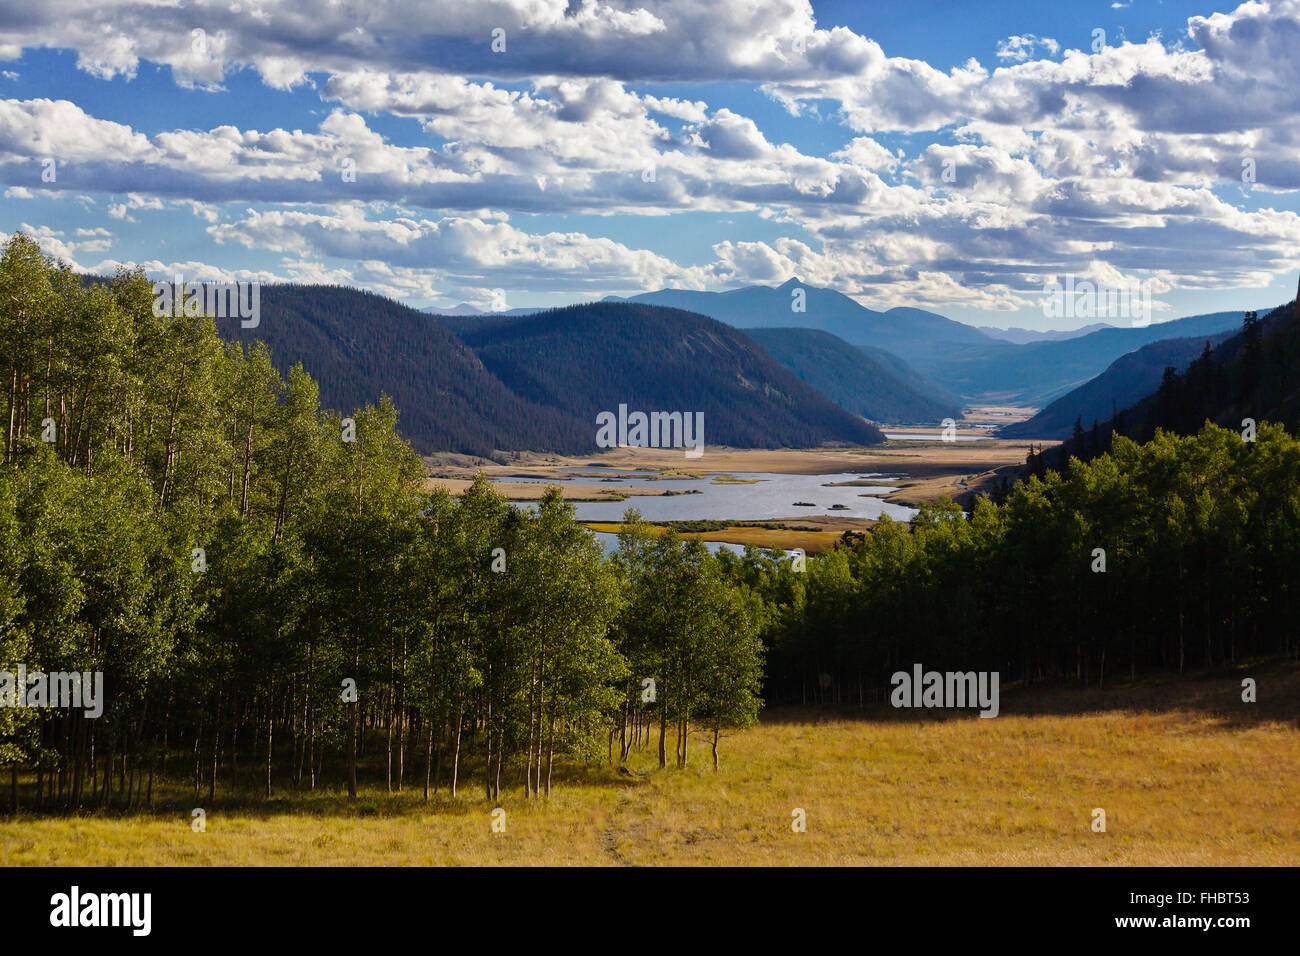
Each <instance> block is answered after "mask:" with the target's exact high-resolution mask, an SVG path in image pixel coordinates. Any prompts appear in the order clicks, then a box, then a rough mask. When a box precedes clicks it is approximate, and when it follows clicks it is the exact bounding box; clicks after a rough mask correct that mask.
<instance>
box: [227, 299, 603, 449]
mask: <svg viewBox="0 0 1300 956" xmlns="http://www.w3.org/2000/svg"><path fill="white" fill-rule="evenodd" d="M217 329H218V331H219V332H220V333H221V335H222V336H223V337H224V338H227V339H233V340H237V341H241V342H243V343H245V344H246V345H247V344H250V343H252V342H253V341H254V340H258V339H260V340H261V341H263V342H265V343H266V344H267V345H268V346H270V348H271V355H272V359H273V361H274V363H275V365H276V367H277V368H279V369H280V370H281V371H282V372H283V371H286V370H287V369H288V368H289V367H290V366H292V365H294V364H296V363H298V362H301V363H302V365H303V367H304V368H305V369H306V370H307V371H308V372H309V373H310V374H311V376H312V377H313V378H314V379H316V381H317V382H318V383H319V385H320V395H321V402H322V403H323V404H324V405H326V406H328V407H330V408H335V409H341V410H342V409H353V408H357V407H360V406H361V405H363V404H364V403H366V402H374V401H377V400H378V399H379V396H380V395H381V394H383V393H387V394H388V395H390V396H392V399H393V402H394V403H395V404H396V405H397V407H398V409H400V411H401V418H400V420H399V427H400V430H401V432H402V434H403V435H404V436H405V437H406V438H407V440H408V441H410V442H411V444H412V445H413V446H414V447H415V449H416V450H417V451H419V452H421V453H422V454H429V453H432V452H435V451H457V452H465V453H468V454H478V455H483V454H487V453H489V452H491V451H493V450H494V449H533V450H539V451H557V452H571V453H579V452H582V451H585V450H587V449H589V448H590V447H591V430H590V429H589V428H588V427H586V425H585V423H582V422H579V421H577V420H576V419H575V418H574V417H573V416H572V415H567V414H565V413H564V412H562V411H560V410H557V409H553V408H546V407H542V406H539V405H535V404H532V403H530V402H527V401H525V400H521V399H520V398H519V397H518V396H516V395H515V394H513V393H512V392H511V391H510V389H508V388H507V387H506V386H505V385H504V384H502V382H501V381H500V380H499V379H498V378H496V376H494V375H493V374H492V373H491V372H489V371H488V370H487V369H486V368H485V367H484V366H483V363H482V362H481V361H479V359H478V356H476V355H475V354H474V352H473V350H472V349H470V348H469V347H468V346H466V345H465V344H464V343H463V342H461V341H460V340H458V339H457V338H456V337H455V336H454V335H452V334H451V333H450V332H448V331H447V330H446V329H445V328H443V327H442V326H441V325H439V324H438V322H437V320H436V319H435V318H434V317H433V316H429V315H425V314H423V313H421V312H419V311H418V310H416V309H412V308H408V307H407V306H404V305H402V304H401V303H398V302H394V301H393V300H392V299H387V298H384V297H383V296H380V295H375V294H374V293H370V292H363V291H361V290H359V289H351V288H346V287H343V286H322V285H317V286H309V285H264V286H262V288H261V321H260V323H259V325H258V326H257V327H256V328H252V329H243V328H241V327H240V326H239V323H238V322H237V321H236V320H231V319H218V320H217Z"/></svg>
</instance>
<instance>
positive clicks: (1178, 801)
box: [0, 665, 1300, 866]
mask: <svg viewBox="0 0 1300 956" xmlns="http://www.w3.org/2000/svg"><path fill="white" fill-rule="evenodd" d="M1250 673H1251V674H1252V675H1253V676H1256V677H1257V678H1258V679H1259V682H1260V703H1259V704H1254V705H1248V704H1241V703H1240V699H1239V683H1240V682H1239V678H1236V677H1232V678H1221V679H1206V680H1201V681H1190V682H1170V681H1165V682H1160V683H1154V684H1139V685H1136V686H1134V687H1119V688H1116V689H1114V690H1107V691H1106V692H1104V693H1102V692H1097V691H1088V692H1074V691H1057V692H1054V693H1051V694H1043V693H1025V692H1021V693H1018V694H1017V693H1012V692H1005V691H1004V694H1003V716H1001V717H998V718H997V719H994V720H983V719H979V718H977V717H973V716H970V717H967V716H962V717H952V718H950V719H946V720H933V719H916V718H914V717H913V716H912V715H910V714H909V715H907V716H906V717H902V716H900V712H894V711H888V710H886V711H884V712H876V713H874V714H871V715H870V716H868V717H865V718H864V717H859V716H857V715H856V712H852V713H850V712H845V713H842V714H840V715H839V716H832V715H830V714H821V715H818V714H817V713H815V712H811V711H807V710H804V711H798V712H787V711H778V712H776V713H772V714H768V715H767V717H766V719H765V721H764V723H763V724H762V725H761V726H759V727H758V728H756V729H754V730H750V731H746V732H743V733H740V734H737V735H735V736H733V737H731V738H728V739H726V740H725V741H724V743H723V747H722V751H721V752H722V760H723V766H722V771H721V772H720V773H718V774H716V775H715V774H714V773H713V772H712V770H711V769H710V767H709V757H708V748H707V746H705V744H704V742H703V739H702V738H701V740H700V741H699V742H698V743H695V744H693V746H694V747H695V751H694V754H693V758H692V759H693V765H692V767H691V768H689V769H687V770H685V771H676V770H667V771H660V770H657V769H654V768H653V767H652V762H653V761H652V756H653V755H652V753H651V751H650V750H649V749H647V750H646V751H645V752H644V753H642V754H635V755H634V759H633V761H632V762H631V765H632V766H633V768H634V769H636V770H638V771H641V772H642V773H643V775H642V776H641V777H639V778H638V779H635V780H629V779H626V778H621V777H619V776H617V775H616V774H615V773H614V772H612V771H611V770H610V769H608V768H599V769H582V768H569V769H568V770H567V772H566V773H565V779H563V780H562V781H561V782H560V783H559V785H558V788H557V791H556V793H555V795H554V796H553V798H552V799H551V801H550V802H549V804H543V803H537V802H535V803H533V804H532V805H529V804H528V802H527V801H525V800H524V799H523V798H522V797H520V796H519V795H518V793H517V792H512V793H511V794H510V795H509V796H508V797H507V798H505V799H503V800H502V801H501V805H502V806H503V807H505V809H506V810H507V814H508V815H507V824H506V832H505V833H495V834H494V833H492V832H491V830H490V826H489V815H490V812H491V810H492V808H493V806H494V804H491V803H488V802H486V801H485V800H484V799H483V797H482V794H481V791H479V789H478V788H477V787H476V786H473V785H471V786H470V787H468V788H466V789H465V790H464V791H463V792H462V794H461V797H460V799H459V800H457V801H456V802H455V803H452V802H450V801H448V800H447V799H446V798H445V796H444V797H443V798H441V799H440V801H439V802H438V803H437V804H435V805H433V806H432V808H426V807H425V806H424V805H423V804H421V803H420V801H419V795H418V793H413V794H403V795H399V796H396V797H390V796H389V795H387V794H386V793H382V792H381V793H367V794H364V795H363V797H362V799H361V800H360V801H359V804H360V807H361V809H357V808H353V807H350V806H348V804H347V801H346V800H345V799H344V798H343V797H341V796H340V795H339V794H338V793H337V792H330V793H317V794H313V795H310V796H302V797H295V798H293V799H290V798H289V797H288V796H285V797H282V798H280V799H278V800H276V801H273V802H272V803H270V804H269V805H267V804H259V803H257V802H252V803H250V804H248V805H246V806H243V807H240V808H232V809H222V808H221V807H220V806H216V807H212V808H210V809H209V813H208V829H207V832H206V833H202V834H196V833H193V832H191V830H190V827H189V812H188V811H189V807H190V804H189V803H186V804H184V805H177V807H176V809H175V810H173V811H170V812H167V813H160V814H158V815H155V816H150V815H132V816H128V817H81V818H35V817H28V816H25V817H20V818H19V819H17V820H12V819H9V820H4V821H3V822H0V862H3V863H5V864H18V865H48V864H91V865H112V864H136V865H196V864H223V865H236V866H240V865H299V864H311V865H329V864H347V865H404V864H412V865H433V864H472V865H491V864H510V865H531V864H559V865H564V864H702V865H704V864H712V865H716V864H741V865H778V864H779V865H786V864H796V865H808V864H814V865H816V864H901V865H913V864H943V865H948V864H958V865H960V864H1000V865H1056V864H1069V865H1275V864H1290V865H1295V864H1297V863H1300V732H1298V729H1297V723H1296V718H1295V715H1296V713H1297V707H1296V704H1297V702H1298V701H1300V692H1298V688H1300V675H1298V672H1297V668H1296V667H1295V666H1294V665H1291V666H1287V667H1280V668H1273V669H1272V670H1268V671H1264V670H1262V669H1261V671H1260V672H1255V671H1251V672H1250ZM670 751H671V746H670ZM670 760H671V753H670ZM795 807H800V808H803V809H804V810H805V811H806V812H807V819H808V830H807V832H806V833H794V832H792V831H791V829H790V820H791V810H792V809H793V808H795ZM1094 807H1102V808H1104V809H1105V810H1106V814H1107V824H1108V826H1107V831H1106V832H1105V833H1094V832H1092V830H1091V828H1090V823H1091V813H1092V810H1093V808H1094ZM365 811H368V813H369V815H366V814H365Z"/></svg>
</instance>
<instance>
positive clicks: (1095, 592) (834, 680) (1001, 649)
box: [723, 423, 1300, 704]
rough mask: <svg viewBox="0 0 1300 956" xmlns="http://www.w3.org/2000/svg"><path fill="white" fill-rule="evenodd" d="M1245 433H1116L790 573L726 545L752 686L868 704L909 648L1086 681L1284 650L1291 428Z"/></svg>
mask: <svg viewBox="0 0 1300 956" xmlns="http://www.w3.org/2000/svg"><path fill="white" fill-rule="evenodd" d="M1255 438H1256V440H1255V441H1253V442H1248V441H1244V440H1243V439H1242V436H1241V434H1240V433H1239V431H1234V430H1231V429H1223V428H1219V427H1215V426H1207V427H1205V428H1204V429H1203V430H1202V431H1201V432H1200V433H1198V434H1196V435H1194V436H1187V437H1180V436H1176V435H1173V434H1170V433H1166V432H1159V433H1157V434H1156V436H1155V437H1154V438H1153V439H1152V440H1151V441H1150V442H1149V443H1147V444H1146V445H1137V444H1136V443H1134V442H1133V441H1131V440H1129V439H1127V438H1123V437H1117V438H1116V439H1115V441H1114V444H1113V445H1112V447H1111V448H1110V450H1109V451H1108V452H1107V453H1105V454H1103V455H1101V456H1099V457H1097V458H1096V459H1094V460H1093V461H1091V462H1089V463H1086V464H1085V463H1081V462H1079V461H1078V460H1077V459H1076V460H1074V461H1072V462H1071V463H1070V464H1069V465H1068V466H1067V467H1066V468H1065V469H1064V470H1063V471H1059V472H1058V471H1047V472H1045V475H1044V477H1043V478H1041V479H1040V478H1038V477H1030V478H1029V479H1028V480H1026V481H1023V482H1021V483H1020V484H1019V485H1017V486H1016V487H1015V489H1014V490H1013V491H1012V492H1011V493H1010V494H1009V495H1008V496H1007V497H1006V499H1005V501H1004V502H1002V503H1001V504H997V503H994V502H992V501H990V500H988V499H986V498H980V499H977V500H976V501H975V503H974V505H973V510H972V512H971V513H970V515H969V517H966V516H964V515H963V513H962V511H961V510H960V509H958V508H957V506H956V505H953V504H952V503H950V502H949V503H945V504H941V505H934V506H926V507H923V508H922V509H921V511H920V514H919V515H918V516H917V517H916V518H915V519H914V520H913V522H912V523H911V527H910V528H909V526H908V525H907V524H902V523H897V522H892V521H889V520H888V519H882V520H881V521H880V522H879V523H878V524H877V525H876V526H875V528H874V529H873V530H872V532H871V533H870V534H868V535H866V536H865V537H864V538H862V539H858V540H855V542H854V543H853V544H852V546H846V547H840V548H838V549H837V550H835V551H834V552H832V553H829V554H826V555H823V556H821V557H819V558H817V559H809V560H808V562H807V571H806V573H803V574H800V573H797V572H795V571H794V570H793V568H792V566H791V564H790V563H789V562H778V561H774V560H770V559H763V558H761V557H760V556H759V555H757V554H751V555H749V556H748V558H747V559H745V560H741V559H739V558H728V557H727V556H725V555H724V556H723V560H724V562H726V564H727V566H728V568H729V571H730V573H731V574H732V576H733V577H734V578H735V579H736V580H738V581H742V582H743V583H744V584H745V585H746V586H747V587H748V588H750V589H751V590H753V591H754V592H755V593H757V594H760V595H762V597H763V600H764V602H765V607H766V608H767V612H768V614H769V616H770V624H769V626H768V628H767V630H766V631H765V634H766V640H767V641H768V643H769V644H770V651H769V667H768V682H767V684H766V687H765V696H766V697H767V698H768V699H772V700H781V701H790V702H796V703H797V702H816V703H853V704H857V703H859V702H860V701H870V700H873V699H874V700H879V699H881V698H880V690H881V689H882V688H887V687H888V679H889V675H890V674H892V673H893V672H895V671H897V670H910V669H911V667H912V665H913V664H915V663H921V664H923V665H925V666H926V667H927V668H937V669H940V670H991V671H998V672H1000V673H1001V676H1002V681H1003V682H1004V683H1005V682H1007V681H1012V680H1037V679H1041V678H1049V679H1053V678H1054V679H1062V678H1063V679H1066V680H1070V681H1077V682H1079V683H1086V684H1101V683H1102V682H1104V681H1107V680H1111V679H1113V678H1114V677H1116V676H1122V677H1125V678H1128V677H1131V676H1132V675H1134V674H1135V673H1138V672H1141V671H1151V670H1168V671H1176V672H1179V673H1182V672H1183V671H1185V670H1188V669H1191V668H1205V667H1217V666H1221V665H1230V664H1232V663H1234V662H1240V661H1243V660H1246V659H1249V658H1252V657H1257V656H1259V655H1267V654H1294V653H1295V651H1296V648H1297V637H1296V629H1295V626H1296V608H1297V606H1300V440H1297V439H1296V438H1295V437H1294V436H1292V435H1290V434H1288V433H1287V432H1286V431H1285V430H1284V429H1283V428H1282V427H1281V426H1279V425H1275V424H1268V423H1262V424H1261V425H1260V427H1259V430H1258V433H1257V435H1256V436H1255Z"/></svg>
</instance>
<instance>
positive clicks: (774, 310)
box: [623, 279, 993, 363]
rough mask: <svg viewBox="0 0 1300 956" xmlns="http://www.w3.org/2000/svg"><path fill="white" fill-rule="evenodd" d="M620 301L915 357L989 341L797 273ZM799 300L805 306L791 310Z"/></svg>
mask: <svg viewBox="0 0 1300 956" xmlns="http://www.w3.org/2000/svg"><path fill="white" fill-rule="evenodd" d="M800 290H802V292H803V295H802V298H800V296H799V295H798V293H799V291H800ZM623 301H627V302H634V303H641V304H645V305H662V306H668V307H669V308H674V309H685V310H687V311H690V312H698V313H699V314H701V315H707V316H709V317H710V318H714V319H717V320H718V321H719V322H725V323H726V324H727V325H732V326H735V327H736V328H739V329H756V328H805V329H819V330H821V331H823V332H829V333H831V334H832V335H836V336H839V337H840V338H841V339H843V340H844V341H846V342H848V343H850V344H852V345H871V346H875V347H876V348H882V349H886V350H888V351H890V352H893V353H894V354H896V355H899V356H901V357H902V358H903V359H905V360H906V361H908V362H913V363H914V362H915V361H916V359H917V358H918V357H921V356H929V355H933V354H934V353H935V352H936V350H938V349H939V347H940V346H941V345H943V344H953V343H955V344H959V345H968V346H970V345H991V344H993V340H992V339H990V338H989V337H987V336H986V335H984V333H983V332H980V331H978V330H977V329H974V328H971V327H970V326H969V325H962V324H961V323H960V322H954V321H952V320H951V319H946V318H944V317H943V316H941V315H936V314H935V313H933V312H926V311H924V310H922V309H906V308H898V309H891V310H889V311H888V312H877V311H875V310H874V309H868V308H866V307H865V306H863V305H859V304H858V303H857V302H856V301H854V300H853V299H851V298H849V297H848V296H847V295H844V294H842V293H840V292H836V291H835V290H834V289H821V288H818V287H816V286H812V285H808V284H807V283H804V282H800V281H799V280H798V279H790V280H788V281H787V282H784V283H782V284H781V285H779V286H776V287H771V286H761V285H753V286H746V287H744V288H742V289H733V290H731V291H730V292H695V291H692V290H688V289H661V290H659V291H658V292H647V293H644V294H642V295H637V296H633V297H631V298H630V299H626V300H623ZM800 305H802V307H803V311H795V309H796V308H798V307H799V306H800Z"/></svg>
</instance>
